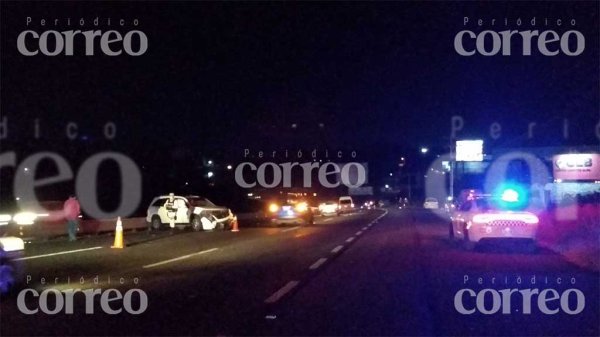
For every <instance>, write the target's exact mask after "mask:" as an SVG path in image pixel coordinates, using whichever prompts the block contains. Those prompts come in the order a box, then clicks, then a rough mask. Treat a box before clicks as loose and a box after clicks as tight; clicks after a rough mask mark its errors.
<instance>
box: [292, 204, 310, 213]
mask: <svg viewBox="0 0 600 337" xmlns="http://www.w3.org/2000/svg"><path fill="white" fill-rule="evenodd" d="M295 208H296V211H298V212H300V213H303V212H306V211H308V205H307V204H306V203H305V202H301V203H299V204H297V205H296V207H295Z"/></svg>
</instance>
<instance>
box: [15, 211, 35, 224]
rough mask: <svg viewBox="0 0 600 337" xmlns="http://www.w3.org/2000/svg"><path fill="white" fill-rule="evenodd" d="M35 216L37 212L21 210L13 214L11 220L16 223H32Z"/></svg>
mask: <svg viewBox="0 0 600 337" xmlns="http://www.w3.org/2000/svg"><path fill="white" fill-rule="evenodd" d="M36 218H37V214H35V213H32V212H21V213H17V214H16V215H15V216H13V220H14V222H15V223H16V224H17V225H33V222H34V221H35V219H36Z"/></svg>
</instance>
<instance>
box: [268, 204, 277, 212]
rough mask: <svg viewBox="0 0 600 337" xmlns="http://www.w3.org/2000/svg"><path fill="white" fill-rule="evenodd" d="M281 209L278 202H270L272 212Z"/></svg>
mask: <svg viewBox="0 0 600 337" xmlns="http://www.w3.org/2000/svg"><path fill="white" fill-rule="evenodd" d="M278 210H279V205H277V204H270V205H269V212H271V213H275V212H277V211H278Z"/></svg>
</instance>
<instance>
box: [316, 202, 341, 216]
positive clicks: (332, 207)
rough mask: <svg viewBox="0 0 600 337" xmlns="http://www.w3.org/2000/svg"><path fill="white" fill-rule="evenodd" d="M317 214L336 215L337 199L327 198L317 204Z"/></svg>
mask: <svg viewBox="0 0 600 337" xmlns="http://www.w3.org/2000/svg"><path fill="white" fill-rule="evenodd" d="M319 214H321V215H323V216H328V215H338V203H337V201H333V200H329V201H325V202H322V203H320V204H319Z"/></svg>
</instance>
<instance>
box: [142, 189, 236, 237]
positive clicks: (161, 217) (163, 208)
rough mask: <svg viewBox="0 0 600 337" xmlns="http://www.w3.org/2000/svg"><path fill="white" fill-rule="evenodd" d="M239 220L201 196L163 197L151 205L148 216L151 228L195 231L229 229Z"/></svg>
mask: <svg viewBox="0 0 600 337" xmlns="http://www.w3.org/2000/svg"><path fill="white" fill-rule="evenodd" d="M234 221H237V218H236V217H235V216H234V215H233V213H232V212H231V210H230V209H229V208H227V207H221V206H217V205H215V204H214V203H212V202H211V201H210V200H208V199H206V198H203V197H200V196H195V195H193V196H185V197H183V196H178V195H173V194H170V195H163V196H160V197H156V198H154V199H153V200H152V202H151V203H150V206H149V207H148V211H147V214H146V222H147V223H148V226H149V228H151V229H153V230H159V229H161V228H162V227H166V226H171V224H173V226H191V227H192V229H193V230H194V231H200V230H213V229H216V228H219V229H229V228H231V227H232V226H233V222H234Z"/></svg>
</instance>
